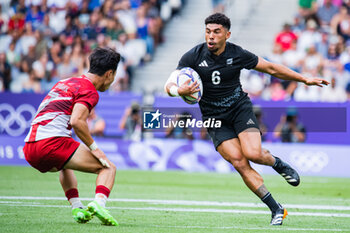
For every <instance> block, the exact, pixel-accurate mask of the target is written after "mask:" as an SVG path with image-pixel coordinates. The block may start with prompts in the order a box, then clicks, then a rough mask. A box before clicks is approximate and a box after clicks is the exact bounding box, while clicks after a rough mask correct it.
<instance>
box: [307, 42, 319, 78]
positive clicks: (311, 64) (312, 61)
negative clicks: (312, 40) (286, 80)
mask: <svg viewBox="0 0 350 233" xmlns="http://www.w3.org/2000/svg"><path fill="white" fill-rule="evenodd" d="M323 61H324V60H323V57H322V56H321V54H319V53H318V52H317V50H316V46H315V45H311V46H310V47H309V48H308V49H307V53H306V55H305V57H304V59H303V60H302V73H304V74H311V73H312V74H316V75H317V76H319V75H320V72H321V70H322V68H323ZM310 77H311V76H310Z"/></svg>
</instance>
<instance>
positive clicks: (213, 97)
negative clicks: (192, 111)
mask: <svg viewBox="0 0 350 233" xmlns="http://www.w3.org/2000/svg"><path fill="white" fill-rule="evenodd" d="M257 64H258V57H257V56H256V55H255V54H253V53H251V52H249V51H247V50H244V49H242V48H241V47H240V46H237V45H235V44H233V43H230V42H226V47H225V51H224V52H223V53H221V54H220V55H219V56H216V55H214V54H212V53H211V52H210V51H209V50H208V47H207V45H206V43H202V44H199V45H197V46H196V47H194V48H192V49H191V50H190V51H188V52H187V53H185V54H184V55H183V56H182V58H181V59H180V61H179V64H178V67H177V69H181V68H184V67H191V68H192V69H194V70H195V71H196V72H197V73H198V74H199V76H200V77H201V79H202V82H203V92H204V93H203V96H202V98H201V101H200V102H199V106H200V108H201V112H202V114H203V116H204V117H205V116H215V115H217V114H219V113H222V112H225V111H226V110H227V109H228V108H230V107H232V106H233V105H235V104H236V103H237V102H238V101H239V100H240V99H242V98H243V97H246V96H247V94H246V93H244V92H243V91H242V87H241V83H240V79H239V76H240V73H241V69H243V68H245V69H253V68H255V66H256V65H257Z"/></svg>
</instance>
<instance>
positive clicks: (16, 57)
mask: <svg viewBox="0 0 350 233" xmlns="http://www.w3.org/2000/svg"><path fill="white" fill-rule="evenodd" d="M15 48H16V42H15V41H12V42H11V44H10V46H9V49H8V50H7V51H6V60H7V62H8V63H9V64H10V65H11V66H19V63H20V61H21V55H20V53H18V52H17V51H16V50H15Z"/></svg>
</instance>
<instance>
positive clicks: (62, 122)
mask: <svg viewBox="0 0 350 233" xmlns="http://www.w3.org/2000/svg"><path fill="white" fill-rule="evenodd" d="M69 120H70V115H58V116H57V117H56V118H54V119H53V120H52V121H50V122H49V123H48V124H46V125H39V127H38V128H37V131H36V134H35V141H39V140H42V139H46V138H51V137H71V136H72V131H71V130H69V129H67V126H68V124H69ZM31 133H32V128H31V130H30V131H29V133H28V135H27V137H26V138H25V139H24V141H25V142H28V141H29V138H30V135H31ZM33 133H34V132H33Z"/></svg>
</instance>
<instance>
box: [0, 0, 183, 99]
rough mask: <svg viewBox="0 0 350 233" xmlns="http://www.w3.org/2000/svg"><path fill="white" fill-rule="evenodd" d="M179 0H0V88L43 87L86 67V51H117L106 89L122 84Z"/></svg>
mask: <svg viewBox="0 0 350 233" xmlns="http://www.w3.org/2000/svg"><path fill="white" fill-rule="evenodd" d="M183 1H184V0H1V5H0V92H1V91H11V92H15V93H24V92H32V93H45V92H47V91H48V90H50V89H51V87H52V86H53V85H54V84H55V83H57V82H58V81H59V80H61V79H65V78H68V77H71V76H78V75H81V74H82V73H84V72H86V71H87V55H88V54H89V52H90V51H91V50H93V49H94V48H95V47H98V46H100V47H104V46H109V47H111V48H114V49H115V50H116V51H118V52H119V53H120V54H121V55H122V61H121V62H120V64H119V67H118V72H117V74H116V76H117V77H116V80H117V81H116V82H115V83H114V85H113V86H112V87H111V89H112V91H122V90H128V89H129V86H130V82H131V81H132V73H133V70H134V69H135V68H137V67H138V66H140V65H142V64H143V63H145V62H148V61H150V60H151V59H152V56H153V53H154V49H155V48H156V47H157V45H158V44H160V43H161V42H162V41H163V38H162V29H163V27H164V25H165V23H166V21H167V20H169V19H170V18H171V17H172V16H173V15H174V14H176V13H177V12H178V11H179V10H180V9H181V7H182V5H183Z"/></svg>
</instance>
